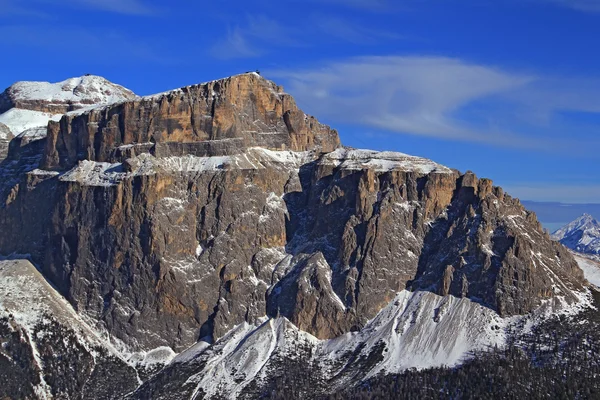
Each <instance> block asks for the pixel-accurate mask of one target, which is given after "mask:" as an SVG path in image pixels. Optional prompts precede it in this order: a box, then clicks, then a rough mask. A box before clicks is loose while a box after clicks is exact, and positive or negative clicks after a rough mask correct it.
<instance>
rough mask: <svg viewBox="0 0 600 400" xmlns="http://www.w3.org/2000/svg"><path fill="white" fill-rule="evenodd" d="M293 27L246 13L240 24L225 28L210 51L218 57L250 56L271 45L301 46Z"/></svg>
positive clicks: (256, 54)
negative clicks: (222, 34)
mask: <svg viewBox="0 0 600 400" xmlns="http://www.w3.org/2000/svg"><path fill="white" fill-rule="evenodd" d="M299 33H300V31H296V30H295V28H293V27H284V26H283V25H281V24H280V23H279V22H277V21H276V20H274V19H272V18H269V17H267V16H265V15H248V16H246V19H245V21H244V22H243V23H242V24H237V25H235V26H233V27H229V28H228V29H227V32H226V35H225V37H223V38H222V39H220V40H217V41H216V43H215V44H214V45H213V46H212V47H211V49H210V53H211V55H213V56H214V57H216V58H220V59H234V58H250V57H257V56H260V55H262V54H264V53H265V52H266V51H267V48H272V47H273V46H301V45H302V43H301V42H300V41H299V40H297V39H295V38H294V36H295V35H296V34H299Z"/></svg>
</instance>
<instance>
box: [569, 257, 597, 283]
mask: <svg viewBox="0 0 600 400" xmlns="http://www.w3.org/2000/svg"><path fill="white" fill-rule="evenodd" d="M573 257H575V260H576V261H577V264H578V265H579V268H581V270H582V271H583V274H584V275H585V279H587V280H588V281H589V282H590V283H591V284H593V285H595V286H597V287H598V288H600V258H598V256H589V255H588V256H583V255H581V254H575V253H573Z"/></svg>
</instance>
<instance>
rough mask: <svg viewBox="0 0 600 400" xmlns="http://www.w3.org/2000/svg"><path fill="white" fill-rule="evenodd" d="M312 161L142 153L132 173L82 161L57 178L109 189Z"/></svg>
mask: <svg viewBox="0 0 600 400" xmlns="http://www.w3.org/2000/svg"><path fill="white" fill-rule="evenodd" d="M314 158H315V154H314V153H312V152H293V151H273V150H267V149H263V148H259V147H255V148H250V149H248V151H247V152H245V153H241V154H237V155H233V156H215V157H196V156H192V155H187V156H181V157H162V158H157V157H154V156H152V155H150V154H147V153H144V154H141V155H139V156H137V157H135V158H132V159H129V160H128V163H129V165H130V166H131V170H130V171H129V172H127V171H126V170H125V168H124V165H123V164H121V163H105V162H97V161H89V160H82V161H80V162H79V164H78V165H77V166H75V167H74V168H73V169H71V170H69V171H67V172H65V173H64V174H62V175H60V177H59V179H60V180H62V181H67V182H79V183H82V184H84V185H89V186H112V185H116V184H118V183H119V182H120V181H122V180H124V179H128V178H132V177H134V176H142V175H152V174H156V173H157V172H159V171H160V172H167V173H203V172H214V171H218V170H225V169H264V168H268V167H269V166H273V165H274V164H275V165H279V166H282V167H284V168H288V169H296V168H298V167H300V165H302V164H304V163H306V162H308V161H310V160H312V159H314ZM30 173H31V174H34V175H46V174H48V173H52V174H58V173H56V172H53V171H45V170H41V169H35V170H33V171H31V172H30Z"/></svg>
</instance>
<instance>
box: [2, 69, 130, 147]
mask: <svg viewBox="0 0 600 400" xmlns="http://www.w3.org/2000/svg"><path fill="white" fill-rule="evenodd" d="M5 93H6V94H8V96H9V97H10V98H11V99H12V100H13V101H14V102H16V103H17V107H25V108H11V109H9V110H7V111H6V112H4V113H2V114H0V123H3V124H5V125H6V126H7V127H8V128H9V129H10V131H11V132H12V134H13V136H17V135H19V134H20V133H22V132H24V131H26V130H29V129H31V128H41V127H46V126H47V125H48V122H49V121H58V120H60V119H61V117H62V116H63V114H62V113H60V112H56V113H51V112H43V111H36V110H31V109H27V108H28V105H27V103H35V102H41V103H43V104H44V105H45V107H46V109H53V110H57V109H59V108H56V107H54V108H53V106H58V107H65V106H68V107H69V108H71V109H84V110H85V109H89V108H94V107H96V106H106V105H110V104H114V103H119V102H123V101H127V100H132V99H136V98H137V96H136V95H135V94H134V93H133V92H132V91H130V90H129V89H126V88H124V87H123V86H120V85H116V84H114V83H112V82H110V81H108V80H106V79H105V78H102V77H100V76H93V75H86V76H82V77H78V78H70V79H67V80H64V81H62V82H57V83H49V82H26V81H24V82H17V83H15V84H14V85H12V86H10V87H9V88H8V89H6V91H5ZM40 132H41V130H40V131H38V132H37V133H36V139H39V138H41V137H40ZM44 136H45V135H44ZM32 140H35V139H31V140H29V141H32Z"/></svg>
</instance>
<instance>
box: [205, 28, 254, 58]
mask: <svg viewBox="0 0 600 400" xmlns="http://www.w3.org/2000/svg"><path fill="white" fill-rule="evenodd" d="M210 53H211V54H212V55H213V56H214V57H216V58H219V59H222V60H229V59H233V58H251V57H258V56H259V55H261V53H262V51H261V50H259V49H257V48H255V47H254V46H253V45H252V44H251V43H250V42H249V39H248V37H247V33H246V32H245V31H244V30H242V29H240V28H239V27H235V28H229V29H228V30H227V34H226V36H225V37H224V38H222V39H220V40H218V41H217V42H216V43H215V44H214V45H213V46H212V47H211V49H210Z"/></svg>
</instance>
